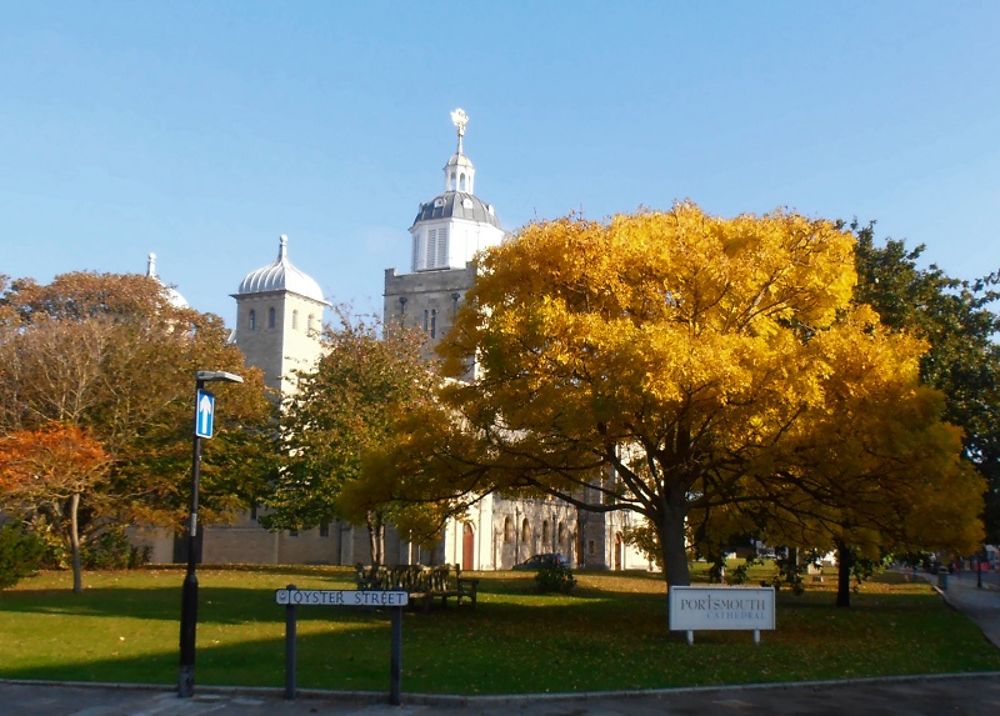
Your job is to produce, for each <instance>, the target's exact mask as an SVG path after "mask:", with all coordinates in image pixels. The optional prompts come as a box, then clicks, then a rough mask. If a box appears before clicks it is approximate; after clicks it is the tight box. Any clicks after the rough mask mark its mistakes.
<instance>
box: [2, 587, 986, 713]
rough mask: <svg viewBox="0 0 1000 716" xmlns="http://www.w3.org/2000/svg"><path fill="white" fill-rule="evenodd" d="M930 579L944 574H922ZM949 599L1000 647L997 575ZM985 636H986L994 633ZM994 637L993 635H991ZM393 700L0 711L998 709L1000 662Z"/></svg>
mask: <svg viewBox="0 0 1000 716" xmlns="http://www.w3.org/2000/svg"><path fill="white" fill-rule="evenodd" d="M919 576H922V577H923V578H925V579H928V581H931V583H932V584H936V583H937V577H935V576H932V575H919ZM939 591H941V593H942V596H943V597H944V599H945V600H946V601H947V603H948V604H949V605H951V606H952V607H953V608H955V609H958V610H959V611H962V612H963V613H965V614H968V615H969V616H970V617H971V618H972V619H973V620H974V621H975V622H976V623H977V624H978V625H979V626H980V628H982V630H983V633H984V635H985V637H986V639H984V641H983V648H987V649H988V648H994V647H996V648H1000V584H994V583H992V582H990V581H987V582H985V583H984V586H983V588H979V587H977V582H976V575H975V574H972V573H967V574H962V575H949V579H948V588H947V589H946V590H939ZM987 640H988V641H987ZM991 643H992V645H991ZM402 701H403V704H402V705H401V706H390V705H389V704H388V703H386V696H385V695H382V694H347V693H342V692H332V691H311V690H310V691H301V692H300V693H299V696H298V698H297V699H296V700H294V701H286V700H285V699H284V698H282V692H281V690H280V689H234V688H212V687H205V686H197V687H196V689H195V696H194V697H192V698H188V699H181V698H178V697H177V695H176V693H175V692H174V691H173V690H167V689H166V688H164V687H163V686H161V685H157V686H137V685H134V684H121V685H116V684H65V683H49V682H31V681H0V715H2V716H6V715H7V714H10V715H11V716H15V715H16V716H20V715H21V714H24V715H26V716H36V715H38V716H42V715H44V716H140V715H143V714H150V715H152V714H162V715H164V716H172V715H173V714H178V715H179V716H201V715H202V714H213V715H215V714H218V715H220V716H235V715H236V714H240V715H243V714H246V715H247V716H257V715H260V716H263V715H264V714H267V715H268V716H271V715H272V714H274V715H275V716H293V715H296V716H297V715H300V714H302V715H304V714H336V715H347V714H359V715H364V716H377V715H380V714H393V715H395V716H410V714H439V713H440V714H485V715H488V716H499V715H500V714H522V715H524V716H618V715H619V714H622V715H625V714H627V715H630V716H631V715H633V714H634V715H636V716H646V715H651V714H678V715H682V714H683V715H687V714H840V715H841V716H843V715H844V714H850V716H861V715H869V714H870V715H872V716H879V715H882V714H885V715H889V714H893V715H895V714H927V715H933V716H937V715H938V714H970V715H975V716H978V715H979V714H983V715H984V716H985V715H987V714H988V715H989V716H997V715H998V714H1000V672H993V673H985V674H949V675H938V676H917V677H899V678H884V679H855V680H849V681H828V682H799V683H789V684H775V685H751V686H732V687H724V688H693V689H658V690H649V691H628V692H613V693H609V692H601V693H590V694H545V695H534V696H531V695H528V696H493V697H460V696H444V695H438V696H435V695H428V694H406V693H404V694H403V698H402Z"/></svg>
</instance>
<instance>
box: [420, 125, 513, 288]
mask: <svg viewBox="0 0 1000 716" xmlns="http://www.w3.org/2000/svg"><path fill="white" fill-rule="evenodd" d="M451 121H452V123H453V124H454V125H455V129H456V130H457V135H458V145H457V147H456V149H455V153H454V154H453V155H452V157H451V159H449V160H448V163H447V164H445V166H444V188H445V191H444V193H443V194H440V195H438V196H436V197H434V198H433V199H431V200H430V201H427V202H424V203H422V204H421V205H420V208H419V210H418V211H417V216H416V218H415V219H414V220H413V225H412V226H411V227H410V235H411V236H412V237H413V252H412V264H411V270H412V271H434V270H441V269H452V268H464V267H465V265H466V264H467V263H468V262H469V261H471V260H472V259H473V257H474V256H475V255H476V253H477V252H479V251H481V250H482V249H485V248H488V247H490V246H495V245H496V244H499V243H500V242H501V241H502V240H503V237H504V230H503V227H502V226H501V225H500V219H499V218H498V217H497V215H496V211H495V210H494V208H493V205H492V204H487V203H486V202H484V201H483V200H482V199H480V198H479V197H477V196H476V195H475V194H474V193H473V192H474V188H475V179H476V167H475V165H474V164H473V163H472V160H471V159H469V158H468V157H467V156H466V155H465V147H464V139H465V128H466V126H467V125H468V123H469V115H467V114H466V113H465V110H463V109H461V108H459V109H456V110H455V111H453V112H452V113H451Z"/></svg>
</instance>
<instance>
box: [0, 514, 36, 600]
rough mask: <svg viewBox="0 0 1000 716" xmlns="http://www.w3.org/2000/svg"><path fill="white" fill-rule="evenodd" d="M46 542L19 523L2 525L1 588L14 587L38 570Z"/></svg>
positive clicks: (0, 540)
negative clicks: (25, 529) (18, 524)
mask: <svg viewBox="0 0 1000 716" xmlns="http://www.w3.org/2000/svg"><path fill="white" fill-rule="evenodd" d="M44 555H45V544H44V543H43V542H42V540H40V539H39V538H38V537H36V536H35V535H33V534H31V533H30V532H25V531H24V529H22V528H21V527H19V526H17V525H4V526H3V527H0V589H6V588H7V587H13V586H14V585H15V584H17V583H18V582H19V581H21V580H22V579H23V578H24V577H30V576H31V575H33V574H34V573H35V572H37V571H38V566H39V564H40V563H41V561H42V557H43V556H44Z"/></svg>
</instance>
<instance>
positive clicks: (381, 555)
mask: <svg viewBox="0 0 1000 716" xmlns="http://www.w3.org/2000/svg"><path fill="white" fill-rule="evenodd" d="M365 522H366V523H367V524H368V546H369V548H370V549H371V553H372V564H373V565H381V564H382V563H383V561H384V559H385V525H384V524H382V518H381V516H380V515H379V514H378V513H377V512H374V511H371V512H369V513H368V514H367V515H365Z"/></svg>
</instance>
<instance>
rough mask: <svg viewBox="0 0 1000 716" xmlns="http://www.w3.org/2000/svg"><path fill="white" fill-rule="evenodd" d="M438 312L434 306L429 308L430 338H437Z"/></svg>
mask: <svg viewBox="0 0 1000 716" xmlns="http://www.w3.org/2000/svg"><path fill="white" fill-rule="evenodd" d="M437 325H438V312H437V309H436V308H432V309H431V338H437Z"/></svg>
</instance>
